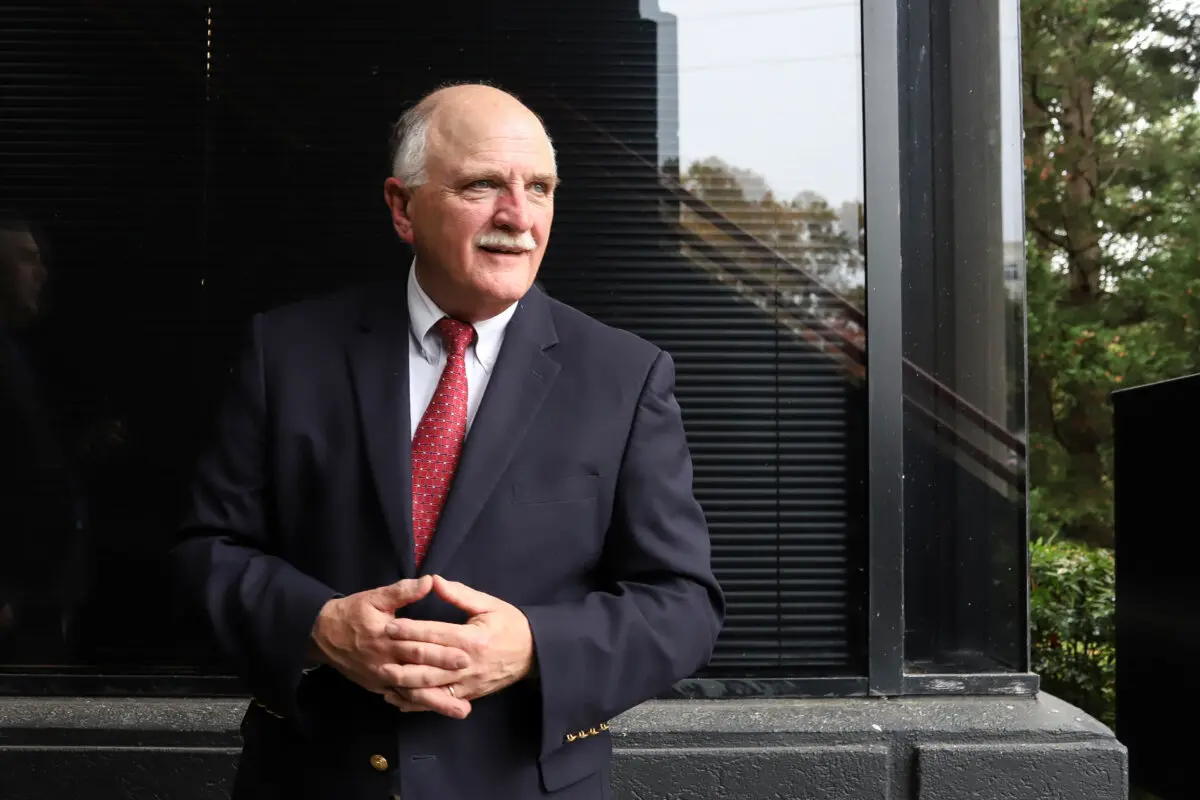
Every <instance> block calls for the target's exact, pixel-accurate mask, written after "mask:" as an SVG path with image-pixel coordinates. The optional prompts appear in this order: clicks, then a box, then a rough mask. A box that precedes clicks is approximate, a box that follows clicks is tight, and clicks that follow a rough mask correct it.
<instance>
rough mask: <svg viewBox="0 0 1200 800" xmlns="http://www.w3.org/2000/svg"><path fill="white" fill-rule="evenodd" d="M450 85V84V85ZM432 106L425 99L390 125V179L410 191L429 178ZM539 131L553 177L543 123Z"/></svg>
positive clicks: (552, 155)
mask: <svg viewBox="0 0 1200 800" xmlns="http://www.w3.org/2000/svg"><path fill="white" fill-rule="evenodd" d="M453 85H454V84H450V86H453ZM484 85H487V84H484ZM441 88H447V87H441ZM434 105H435V104H434V103H431V102H429V97H428V96H426V97H425V98H424V99H422V100H421V102H419V103H417V104H416V105H414V106H413V107H412V108H410V109H408V110H407V111H405V112H404V113H403V114H401V115H400V119H398V120H396V124H395V125H393V126H392V140H391V147H390V151H391V152H390V155H391V165H392V177H394V178H398V179H399V180H401V181H403V183H404V185H405V186H407V187H408V188H410V189H415V188H417V187H418V186H421V185H422V184H424V183H425V182H427V181H428V180H429V175H428V174H426V172H425V157H426V154H427V152H428V149H429V148H428V145H429V120H430V118H431V117H432V116H433V109H434ZM534 116H535V117H537V120H538V122H542V118H541V117H540V116H538V115H537V114H536V113H534ZM542 131H543V132H545V135H546V142H547V143H548V144H549V145H550V163H551V164H552V166H553V168H554V172H555V173H556V174H557V172H558V156H557V154H556V153H555V151H554V142H553V140H551V138H550V133H549V132H548V131H546V126H545V123H542Z"/></svg>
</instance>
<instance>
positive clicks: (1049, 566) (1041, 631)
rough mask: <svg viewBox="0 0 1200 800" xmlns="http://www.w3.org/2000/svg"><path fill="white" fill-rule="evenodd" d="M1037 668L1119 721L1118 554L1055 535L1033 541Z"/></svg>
mask: <svg viewBox="0 0 1200 800" xmlns="http://www.w3.org/2000/svg"><path fill="white" fill-rule="evenodd" d="M1030 568H1031V570H1032V575H1031V580H1032V591H1031V598H1030V623H1031V625H1032V636H1033V653H1032V655H1033V670H1034V672H1036V673H1038V675H1040V676H1041V684H1042V688H1043V689H1045V690H1046V691H1047V692H1049V693H1050V694H1053V695H1055V696H1057V697H1061V698H1062V699H1063V700H1066V701H1067V702H1068V703H1071V704H1073V705H1076V706H1078V707H1079V708H1081V709H1083V710H1084V711H1086V712H1087V713H1088V714H1091V715H1092V716H1093V717H1095V718H1097V719H1098V720H1100V721H1101V722H1103V723H1104V724H1105V725H1108V726H1109V727H1114V726H1115V723H1116V703H1115V700H1116V685H1115V678H1116V625H1115V624H1114V610H1115V609H1114V603H1115V599H1116V585H1115V581H1114V572H1113V554H1112V551H1110V550H1104V549H1099V548H1092V547H1088V546H1086V545H1081V544H1076V543H1073V542H1065V541H1057V540H1055V539H1054V538H1050V539H1037V540H1035V541H1034V542H1032V544H1031V546H1030Z"/></svg>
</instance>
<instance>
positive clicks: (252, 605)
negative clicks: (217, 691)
mask: <svg viewBox="0 0 1200 800" xmlns="http://www.w3.org/2000/svg"><path fill="white" fill-rule="evenodd" d="M262 328H263V321H262V317H261V315H258V316H255V318H254V320H253V323H252V325H251V330H250V335H249V337H248V339H249V341H248V342H247V343H246V345H245V346H244V348H243V350H242V353H241V355H240V358H239V360H238V363H237V366H236V367H235V369H234V371H233V376H232V378H233V379H232V382H231V386H230V387H229V389H228V391H227V393H226V396H225V398H224V402H223V404H222V407H221V409H220V411H219V414H218V417H217V425H216V432H215V436H214V437H213V441H212V443H211V445H210V446H209V447H208V448H207V449H206V450H205V451H204V452H203V453H202V454H201V456H200V459H199V462H198V464H197V468H196V472H195V476H194V478H193V481H192V484H191V487H190V491H189V492H188V494H187V495H186V496H185V507H184V515H183V521H182V525H181V527H180V530H179V533H178V539H177V541H176V544H175V546H174V548H173V549H172V552H171V560H172V569H173V572H174V575H175V579H176V585H177V587H178V589H179V591H180V592H181V594H182V600H183V602H184V604H185V605H186V606H188V607H189V610H192V609H194V610H195V611H196V612H198V613H199V614H200V615H201V616H202V618H203V619H204V620H205V621H206V622H207V623H208V625H209V626H210V628H211V630H212V632H213V634H214V635H215V638H216V640H217V642H218V643H219V644H220V646H221V648H222V650H223V651H224V653H225V654H226V655H227V656H228V657H230V658H232V659H233V660H234V661H235V662H236V664H237V665H238V668H239V671H240V672H241V675H242V677H243V678H244V679H245V680H246V681H247V682H248V684H249V688H250V690H251V691H252V692H254V695H255V698H256V699H257V700H258V701H259V702H260V703H262V704H263V705H265V706H266V707H267V708H268V709H269V710H271V711H273V712H274V713H276V714H279V715H281V716H285V717H292V718H298V717H299V716H300V715H299V708H298V704H297V702H296V695H297V689H298V687H299V684H300V679H301V677H302V674H303V672H304V670H305V668H306V667H308V666H309V664H308V662H307V657H308V654H309V646H310V642H311V635H312V628H313V624H314V623H315V622H316V617H317V614H318V613H319V612H320V610H321V608H322V606H324V605H325V603H326V601H328V600H329V599H330V598H332V597H334V596H336V593H335V592H334V591H333V590H332V589H330V588H329V587H328V586H325V585H324V584H323V583H322V582H320V581H318V580H315V579H314V578H312V577H310V576H309V575H306V574H305V573H303V572H301V571H300V570H298V569H296V568H295V567H293V566H292V565H290V564H289V563H288V562H286V561H285V560H284V559H282V558H280V557H279V556H278V555H276V554H275V553H274V552H273V550H275V549H276V545H277V540H276V537H275V536H273V535H272V531H271V528H270V525H269V523H268V520H269V519H270V516H271V514H270V510H269V504H270V498H271V494H272V488H271V473H270V469H269V467H268V466H267V464H268V451H269V441H268V440H269V436H268V432H267V417H268V412H267V403H266V396H267V391H266V381H265V377H264V375H265V371H264V355H263V349H264V348H263V331H262Z"/></svg>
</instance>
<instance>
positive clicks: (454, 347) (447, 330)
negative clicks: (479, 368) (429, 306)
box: [437, 317, 475, 356]
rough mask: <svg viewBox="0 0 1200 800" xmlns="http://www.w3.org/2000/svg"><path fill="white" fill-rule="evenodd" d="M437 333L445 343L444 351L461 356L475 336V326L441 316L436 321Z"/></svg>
mask: <svg viewBox="0 0 1200 800" xmlns="http://www.w3.org/2000/svg"><path fill="white" fill-rule="evenodd" d="M437 329H438V333H440V334H441V335H442V341H443V342H445V343H446V351H447V352H448V353H450V354H452V355H456V356H461V355H463V354H464V353H466V352H467V348H468V347H470V346H471V340H472V339H474V338H475V328H474V327H473V326H471V325H469V324H467V323H465V322H462V321H461V320H457V319H451V318H450V317H442V318H441V319H440V320H438V323H437Z"/></svg>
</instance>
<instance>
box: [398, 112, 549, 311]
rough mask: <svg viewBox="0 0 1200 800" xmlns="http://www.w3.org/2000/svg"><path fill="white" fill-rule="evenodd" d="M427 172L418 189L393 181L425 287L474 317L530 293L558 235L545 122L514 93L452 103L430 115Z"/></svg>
mask: <svg viewBox="0 0 1200 800" xmlns="http://www.w3.org/2000/svg"><path fill="white" fill-rule="evenodd" d="M425 174H426V176H427V180H426V182H425V183H424V184H422V185H421V186H418V187H416V188H415V189H409V188H408V187H406V186H404V184H403V183H402V182H401V181H399V180H397V179H395V178H392V179H389V180H388V182H387V185H386V187H385V196H386V198H387V200H388V205H389V207H390V208H391V210H392V220H393V223H394V225H395V227H396V230H397V232H398V233H399V234H400V237H401V238H402V239H404V240H405V241H406V242H408V243H409V244H411V245H412V246H413V249H414V250H415V251H416V255H417V264H418V278H419V279H420V281H421V285H422V287H423V288H424V289H425V290H426V291H427V292H428V293H429V294H430V295H431V297H432V298H433V299H434V301H435V302H437V303H438V305H440V306H441V307H442V308H443V309H444V310H445V311H447V312H448V313H451V314H454V315H455V316H460V317H462V318H468V321H477V320H479V319H486V318H488V317H490V316H494V315H495V314H498V313H499V312H500V311H502V310H504V309H505V308H506V307H508V306H509V305H511V304H512V303H514V302H516V301H517V300H519V299H521V298H522V297H523V296H524V295H525V293H526V292H527V291H528V290H529V287H530V286H531V285H532V284H533V281H534V278H535V277H537V272H538V268H539V266H540V265H541V263H542V257H543V256H544V255H545V252H546V243H547V241H548V239H549V238H550V225H551V221H552V220H553V218H554V190H555V184H556V180H557V178H556V175H555V167H554V155H553V151H552V149H551V146H550V142H549V140H548V139H547V137H546V134H545V132H544V130H543V129H542V126H541V123H540V122H539V121H538V120H537V118H536V117H535V116H534V115H533V114H532V113H530V112H529V111H528V109H525V108H524V107H523V106H520V105H519V104H517V103H516V102H515V101H513V100H511V98H507V97H506V96H502V97H498V98H497V97H493V96H490V95H486V94H485V95H484V97H482V98H468V99H467V100H466V101H465V102H458V101H450V100H448V101H446V102H445V103H444V105H439V106H438V107H437V108H436V110H435V111H434V112H433V116H432V118H431V120H430V125H429V132H428V140H427V150H426V162H425Z"/></svg>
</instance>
